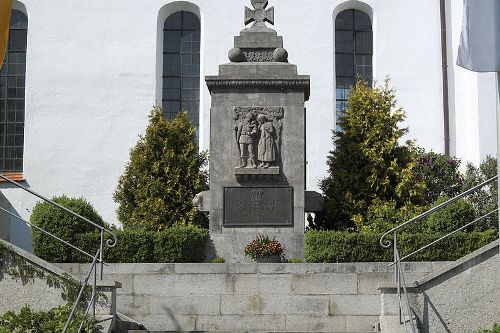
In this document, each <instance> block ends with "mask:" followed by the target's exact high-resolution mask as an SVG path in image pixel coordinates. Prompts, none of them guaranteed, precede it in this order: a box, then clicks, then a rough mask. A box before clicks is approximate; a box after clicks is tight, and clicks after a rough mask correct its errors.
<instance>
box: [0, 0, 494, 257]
mask: <svg viewBox="0 0 500 333" xmlns="http://www.w3.org/2000/svg"><path fill="white" fill-rule="evenodd" d="M249 5H250V1H246V0H237V1H236V0H192V1H167V0H106V1H98V0H91V1H88V0H48V1H40V0H23V1H22V2H21V1H17V0H16V1H15V2H14V9H16V10H18V11H20V12H22V13H24V15H25V16H26V19H27V42H26V50H25V55H26V57H25V63H26V65H25V66H26V68H25V74H24V73H21V74H18V76H20V75H25V81H24V82H25V85H24V87H20V86H21V84H18V88H22V89H24V92H23V93H16V96H15V97H17V98H18V99H19V100H23V101H24V107H23V110H24V116H17V118H15V119H16V122H18V123H19V122H21V123H22V124H23V126H24V133H21V134H19V133H17V135H18V136H20V135H21V136H22V137H23V138H24V140H22V142H21V141H16V145H17V146H18V148H19V147H22V156H21V157H22V160H21V161H20V162H16V163H17V164H18V167H17V169H16V168H15V167H14V169H15V170H14V169H12V170H11V169H6V168H5V165H6V164H5V161H4V169H3V170H2V171H3V172H6V171H15V172H16V175H17V176H18V177H20V178H22V179H24V182H23V184H24V185H26V186H28V187H30V188H32V189H33V190H35V191H38V192H41V193H42V194H44V195H46V196H49V197H52V196H55V195H61V194H66V195H68V196H82V197H84V198H86V199H87V200H89V201H90V202H91V203H92V204H93V205H94V206H95V207H96V209H97V210H98V212H99V213H100V214H101V215H102V216H103V218H104V219H105V220H106V221H107V222H109V223H118V222H117V220H116V214H115V210H116V204H115V203H114V202H113V199H112V193H113V191H114V189H115V188H116V185H117V181H118V178H119V176H120V175H121V174H122V173H123V171H124V167H125V165H126V163H127V162H128V158H129V150H130V148H131V147H133V146H134V145H135V143H136V142H137V139H138V135H139V134H141V133H143V132H144V130H145V127H146V124H147V120H148V118H147V115H148V114H149V111H150V110H151V108H152V106H153V105H155V104H159V105H161V104H164V105H168V106H172V107H171V108H173V105H174V104H175V103H177V102H178V103H180V104H181V105H184V104H183V99H186V100H187V102H189V103H188V104H187V105H189V106H190V107H191V108H194V109H196V108H198V110H196V111H198V112H196V111H193V110H190V111H192V112H191V118H192V120H193V121H194V122H195V123H197V124H198V126H199V143H200V149H202V150H208V149H209V148H210V142H209V141H210V133H209V128H210V126H209V121H210V94H209V92H208V89H207V87H206V85H205V83H204V80H203V78H204V76H206V75H214V74H216V73H217V70H218V65H219V64H223V63H227V62H229V60H228V58H227V52H228V50H229V49H231V48H232V46H233V36H235V35H237V34H238V33H239V31H240V30H242V29H243V27H244V25H243V8H244V6H249ZM441 5H444V10H443V8H441ZM270 6H274V7H275V25H274V29H275V30H276V31H277V32H278V34H279V35H281V36H283V39H284V47H285V49H287V51H288V53H289V62H291V63H294V64H297V65H298V70H299V74H307V75H310V76H311V96H310V100H309V101H308V102H307V103H306V107H307V112H306V114H307V128H306V130H307V151H306V155H307V175H306V177H307V186H308V189H309V190H317V189H318V182H319V181H320V180H321V179H322V178H324V177H325V176H326V170H327V167H326V158H327V155H328V152H329V151H330V150H332V149H333V146H332V130H333V129H335V127H336V105H337V103H336V102H337V98H338V97H339V96H338V94H337V93H336V89H337V88H338V87H336V84H337V82H338V81H337V77H338V74H339V73H337V71H338V68H339V67H338V66H336V62H337V61H338V59H337V58H338V55H337V56H336V45H337V46H338V45H340V44H339V43H338V42H339V41H338V40H336V33H335V30H336V19H337V17H338V15H339V14H340V13H342V12H343V11H345V10H356V11H361V12H363V13H365V14H366V15H367V16H368V17H369V19H370V23H371V31H372V38H373V43H372V45H371V49H372V52H371V53H372V54H371V64H370V67H371V68H370V69H369V71H370V76H372V77H373V80H374V81H376V82H382V81H383V80H384V79H385V78H386V77H390V78H391V85H392V86H393V87H394V88H395V89H396V91H397V98H398V104H399V105H400V106H402V107H403V108H404V109H405V111H406V114H407V119H406V122H405V126H408V127H409V129H410V131H409V134H408V135H407V137H406V138H405V139H415V140H416V143H417V145H418V146H421V147H424V148H426V149H427V150H430V149H432V150H434V151H436V152H442V153H444V152H445V146H446V144H448V145H449V148H448V149H449V152H450V154H452V155H455V156H457V157H459V158H462V159H463V160H465V161H470V162H473V163H475V164H478V163H479V162H480V161H481V160H482V159H483V158H484V157H485V156H486V155H495V154H496V126H495V124H496V118H495V117H496V115H495V98H496V86H495V76H494V74H477V73H472V72H469V71H466V70H463V69H461V68H459V67H457V66H455V65H454V64H455V60H456V56H457V50H458V42H459V39H460V30H461V20H462V1H461V0H444V1H442V2H441V1H440V0H404V1H400V0H365V1H354V0H349V1H344V0H314V1H299V0H286V1H285V0H270ZM179 12H184V13H188V14H186V16H182V17H183V20H184V17H185V18H186V20H188V19H191V21H192V18H193V17H195V18H197V19H198V20H199V21H198V25H199V27H198V30H197V29H196V23H193V22H191V23H189V22H188V23H189V24H191V28H192V26H193V25H194V26H195V29H191V30H193V31H195V30H196V31H195V32H194V34H195V35H196V34H197V33H198V32H199V37H195V38H194V39H192V40H190V45H191V46H190V47H191V49H190V50H191V51H189V52H188V54H186V57H183V55H180V58H179V57H177V56H175V53H176V50H175V46H172V47H173V48H174V49H173V50H172V49H169V47H170V46H169V45H174V44H175V43H174V44H168V43H169V42H171V40H170V39H169V38H167V37H166V35H165V34H166V33H167V30H168V31H174V32H175V31H177V30H179V29H178V28H176V27H175V26H174V25H175V24H177V23H178V22H177V23H175V24H174V23H172V26H170V28H169V27H167V25H166V24H165V22H166V20H168V19H169V17H170V18H171V19H172V16H171V15H176V13H179ZM443 13H444V21H443V20H442V16H441V15H442V14H443ZM177 15H178V17H180V16H179V15H180V14H177ZM442 22H444V24H442ZM188 23H186V24H187V25H189V24H188ZM169 24H170V23H169ZM182 24H184V23H182ZM443 28H445V30H446V33H445V34H443V35H442V31H444V30H443ZM182 29H184V26H182V27H181V29H180V30H182ZM191 30H189V28H188V31H191ZM197 31H198V32H197ZM177 32H179V31H177ZM179 33H180V36H181V39H182V38H184V35H183V31H180V32H179ZM187 35H190V36H191V37H190V38H192V37H193V34H192V33H189V34H187ZM337 36H338V34H337ZM198 40H199V44H198ZM443 46H444V50H445V51H446V52H445V53H443ZM198 50H199V51H198ZM164 53H165V54H167V55H164ZM168 54H172V56H168ZM443 54H444V55H445V56H444V57H443ZM187 56H189V57H187ZM171 59H182V60H181V64H178V63H177V62H176V61H177V60H172V61H174V63H172V64H169V63H165V62H166V61H168V60H171ZM184 59H187V60H186V62H184ZM443 60H446V61H443ZM446 62H447V64H448V66H447V67H446V66H445V65H446ZM183 64H184V65H186V66H188V65H189V66H190V69H189V75H188V76H189V80H186V81H182V80H183V78H181V79H180V80H181V81H179V80H177V79H176V78H175V77H174V76H175V75H176V74H175V73H173V74H172V73H170V74H169V73H166V72H165V68H167V67H168V66H170V65H180V66H181V67H182V68H184V67H183ZM443 66H445V71H444V72H445V73H446V76H447V90H446V91H447V94H443V87H444V86H446V85H444V84H443V83H444V81H443V80H444V78H445V75H444V72H443ZM174 67H175V66H174ZM186 68H187V67H186ZM184 73H187V72H184ZM4 76H7V77H8V75H7V74H6V75H4ZM197 77H198V79H197ZM169 78H170V79H169ZM19 80H21V79H18V82H20V81H19ZM22 80H24V79H22ZM24 82H23V83H24ZM179 82H180V83H179ZM183 82H189V84H188V83H186V87H185V88H186V92H184V90H182V89H183V88H184V83H183ZM178 84H181V86H176V85H178ZM167 85H168V86H167ZM7 88H8V87H7ZM169 89H170V90H169ZM176 89H177V90H176ZM188 90H189V91H188ZM7 91H8V90H6V95H5V96H4V98H3V103H4V104H5V105H6V109H5V110H4V111H5V112H6V115H4V118H2V119H3V120H0V121H1V122H3V123H4V124H3V125H4V128H5V131H8V130H7V126H8V125H9V121H10V120H9V118H8V114H9V110H8V109H7V105H8V99H9V97H8V93H7ZM12 91H13V90H12ZM179 93H181V97H179V96H178V94H179ZM20 95H23V96H24V97H23V96H20ZM167 95H168V96H167ZM446 95H448V98H446ZM446 100H448V103H446ZM176 101H177V102H176ZM174 102H175V103H174ZM0 103H2V99H1V98H0ZM446 104H448V108H447V109H448V114H449V115H448V116H445V109H446V107H445V105H446ZM175 105H177V104H175ZM167 109H168V107H167ZM23 110H21V111H23ZM17 111H19V110H17ZM169 111H172V112H175V110H169ZM18 113H19V112H18ZM21 118H22V120H20V119H21ZM446 119H447V123H448V126H445V120H446ZM446 127H448V128H449V130H448V132H449V133H448V134H446V131H445V128H446ZM446 137H449V139H446ZM4 142H5V140H4ZM19 142H21V143H20V144H19ZM4 148H5V147H4ZM5 151H6V148H5ZM8 157H9V156H8V154H7V153H4V156H3V158H4V160H6V159H7V158H8ZM16 158H17V159H19V156H17V155H16ZM19 165H21V167H19ZM0 187H1V191H2V195H3V197H2V198H1V199H2V200H1V201H2V202H1V204H2V207H6V208H8V209H10V210H11V211H13V212H15V213H16V214H19V215H21V216H22V217H24V218H28V217H29V215H30V210H31V209H32V207H33V206H34V204H35V202H36V198H34V197H32V196H29V195H27V194H26V193H23V192H22V191H20V190H18V189H15V188H13V187H12V186H9V185H7V184H5V183H3V184H0ZM1 218H2V225H3V227H2V228H3V229H2V228H0V232H1V233H3V234H4V235H6V236H5V237H8V238H10V240H11V241H12V242H13V243H16V244H19V245H21V246H23V247H25V248H29V246H30V245H29V241H27V239H28V238H27V237H26V233H27V228H26V227H24V226H23V225H22V224H21V223H19V222H15V221H11V222H10V226H7V227H6V225H7V223H4V222H3V221H6V219H7V220H8V218H7V217H6V216H4V215H2V216H1Z"/></svg>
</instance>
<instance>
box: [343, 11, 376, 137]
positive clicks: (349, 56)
mask: <svg viewBox="0 0 500 333" xmlns="http://www.w3.org/2000/svg"><path fill="white" fill-rule="evenodd" d="M372 56H373V32H372V22H371V20H370V17H369V16H368V15H367V14H366V13H364V12H362V11H360V10H357V9H348V10H344V11H342V12H340V13H339V14H338V15H337V18H336V20H335V72H336V106H335V109H336V115H337V121H338V119H339V118H338V117H339V115H341V114H342V112H343V111H344V110H345V108H346V107H347V98H348V97H349V92H350V87H351V86H353V85H354V82H355V80H356V78H357V77H358V76H359V77H363V78H364V79H365V80H366V81H367V82H368V83H369V84H370V85H371V82H372ZM337 129H338V127H337Z"/></svg>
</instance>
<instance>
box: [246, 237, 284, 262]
mask: <svg viewBox="0 0 500 333" xmlns="http://www.w3.org/2000/svg"><path fill="white" fill-rule="evenodd" d="M283 250H284V249H283V246H282V245H281V243H280V242H279V241H277V240H276V239H275V238H272V239H271V238H270V237H269V236H268V235H257V237H256V238H255V239H254V240H252V241H251V242H250V243H249V244H247V245H246V246H245V250H244V252H245V255H246V256H248V257H250V258H252V259H253V260H254V261H255V262H258V263H276V262H281V255H282V254H283Z"/></svg>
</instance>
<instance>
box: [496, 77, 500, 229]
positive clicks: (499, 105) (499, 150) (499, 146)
mask: <svg viewBox="0 0 500 333" xmlns="http://www.w3.org/2000/svg"><path fill="white" fill-rule="evenodd" d="M496 74H497V98H496V99H497V103H496V104H497V112H496V117H497V174H498V175H499V177H498V187H497V189H498V198H497V199H498V209H500V72H497V73H496ZM497 215H498V230H499V232H500V211H499V212H498V213H497Z"/></svg>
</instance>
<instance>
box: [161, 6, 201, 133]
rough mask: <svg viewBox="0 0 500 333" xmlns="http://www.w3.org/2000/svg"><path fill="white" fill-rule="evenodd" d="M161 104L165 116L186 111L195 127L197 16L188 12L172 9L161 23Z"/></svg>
mask: <svg viewBox="0 0 500 333" xmlns="http://www.w3.org/2000/svg"><path fill="white" fill-rule="evenodd" d="M162 105H163V108H164V109H165V112H166V116H167V118H172V117H175V115H176V114H177V113H178V112H179V111H182V110H184V111H189V118H190V119H191V121H192V122H193V124H194V125H195V126H196V127H198V122H199V112H200V20H199V19H198V17H197V16H196V15H195V14H193V13H190V12H185V11H181V12H176V13H174V14H172V15H170V16H169V17H168V18H167V19H166V20H165V25H164V27H163V94H162Z"/></svg>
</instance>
